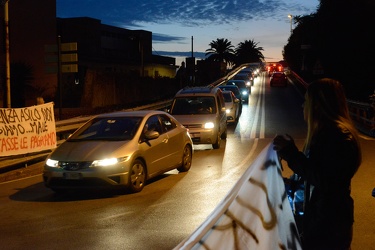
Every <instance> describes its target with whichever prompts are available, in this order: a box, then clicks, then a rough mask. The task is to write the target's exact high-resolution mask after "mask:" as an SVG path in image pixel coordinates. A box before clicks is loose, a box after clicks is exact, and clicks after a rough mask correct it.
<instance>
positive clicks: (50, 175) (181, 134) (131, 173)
mask: <svg viewBox="0 0 375 250" xmlns="http://www.w3.org/2000/svg"><path fill="white" fill-rule="evenodd" d="M192 154H193V142H192V140H191V138H190V135H189V133H188V130H187V129H186V128H185V127H184V126H183V125H182V124H181V123H180V122H178V121H177V120H176V119H175V118H174V117H173V116H171V115H170V114H168V113H167V112H164V111H157V110H141V111H129V112H126V111H122V112H113V113H107V114H101V115H98V116H95V117H94V118H92V119H90V120H89V121H87V122H86V123H85V124H84V125H83V126H82V127H81V128H79V129H78V130H76V131H75V132H74V133H73V134H72V135H71V136H70V137H68V138H67V140H66V141H64V142H63V143H62V144H61V145H59V146H58V147H57V148H56V149H55V150H54V151H53V152H52V153H51V154H49V156H48V157H47V159H46V161H45V165H44V169H43V182H44V184H45V186H46V187H47V188H50V189H52V190H53V191H55V192H64V191H67V190H79V189H83V190H87V189H105V188H121V189H124V190H128V191H131V192H134V193H136V192H140V191H141V190H142V189H143V187H144V186H145V184H146V181H147V180H149V179H151V178H153V177H155V176H158V175H160V174H163V173H165V172H167V171H169V170H172V169H177V170H178V171H180V172H186V171H188V170H189V169H190V167H191V163H192Z"/></svg>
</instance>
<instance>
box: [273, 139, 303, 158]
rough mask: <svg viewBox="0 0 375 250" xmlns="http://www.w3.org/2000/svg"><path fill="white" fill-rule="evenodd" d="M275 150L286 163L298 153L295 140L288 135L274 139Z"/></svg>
mask: <svg viewBox="0 0 375 250" xmlns="http://www.w3.org/2000/svg"><path fill="white" fill-rule="evenodd" d="M273 150H275V151H277V154H278V156H279V157H281V158H282V159H285V160H286V161H288V160H289V159H290V158H291V157H293V155H294V154H295V153H297V152H298V149H297V147H296V145H295V144H294V140H293V138H292V137H291V136H290V135H288V134H286V135H276V136H275V138H274V139H273Z"/></svg>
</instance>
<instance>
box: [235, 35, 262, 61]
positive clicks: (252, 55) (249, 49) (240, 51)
mask: <svg viewBox="0 0 375 250" xmlns="http://www.w3.org/2000/svg"><path fill="white" fill-rule="evenodd" d="M262 50H263V47H258V43H256V42H254V40H245V41H244V42H240V43H239V44H238V45H237V48H236V50H235V52H236V61H235V64H236V65H237V66H239V65H241V64H243V63H251V62H262V61H263V60H264V56H263V53H262V52H261V51H262Z"/></svg>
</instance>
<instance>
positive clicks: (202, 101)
mask: <svg viewBox="0 0 375 250" xmlns="http://www.w3.org/2000/svg"><path fill="white" fill-rule="evenodd" d="M169 113H170V114H171V115H172V116H173V117H175V118H176V119H177V120H178V121H179V122H180V123H182V124H183V125H184V126H185V127H186V128H188V130H189V134H190V136H191V138H192V140H193V143H194V144H211V145H212V147H213V148H214V149H218V148H220V143H221V140H222V139H226V138H227V116H226V113H225V101H224V96H223V92H222V91H221V89H220V88H218V87H216V86H201V87H185V88H183V89H181V90H179V91H178V92H177V93H176V95H175V96H174V98H173V100H172V104H171V108H170V110H169Z"/></svg>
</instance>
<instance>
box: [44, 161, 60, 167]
mask: <svg viewBox="0 0 375 250" xmlns="http://www.w3.org/2000/svg"><path fill="white" fill-rule="evenodd" d="M46 165H47V166H48V167H51V168H57V167H58V166H59V161H56V160H52V159H47V160H46Z"/></svg>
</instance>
